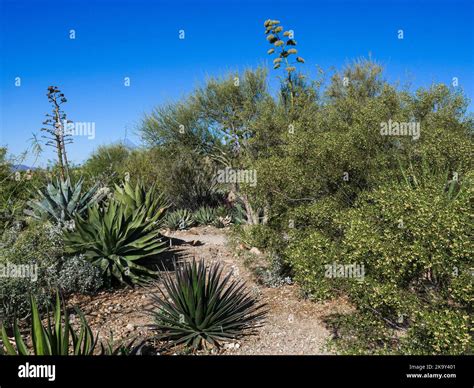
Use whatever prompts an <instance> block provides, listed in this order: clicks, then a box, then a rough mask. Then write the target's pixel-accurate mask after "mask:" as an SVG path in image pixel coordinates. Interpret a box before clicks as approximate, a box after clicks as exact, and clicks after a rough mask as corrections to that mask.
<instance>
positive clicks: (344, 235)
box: [286, 174, 473, 354]
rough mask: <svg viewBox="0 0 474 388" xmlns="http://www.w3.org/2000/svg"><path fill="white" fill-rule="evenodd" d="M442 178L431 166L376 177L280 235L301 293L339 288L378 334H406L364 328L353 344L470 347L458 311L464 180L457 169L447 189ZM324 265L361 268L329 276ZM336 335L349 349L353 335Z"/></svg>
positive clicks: (467, 305)
mask: <svg viewBox="0 0 474 388" xmlns="http://www.w3.org/2000/svg"><path fill="white" fill-rule="evenodd" d="M443 177H444V182H446V178H445V177H446V175H444V174H434V175H431V176H430V177H426V179H422V178H421V176H419V177H418V179H416V182H417V184H416V185H414V184H413V183H414V182H415V180H413V179H411V180H408V181H407V182H406V183H405V182H403V183H395V184H393V183H392V184H388V183H387V184H384V185H382V186H381V187H380V188H379V189H376V190H374V191H373V192H366V193H363V194H361V195H360V198H359V200H358V201H357V203H356V205H355V206H354V207H353V208H352V209H349V210H343V211H340V212H338V213H334V212H333V211H332V210H330V212H331V213H330V214H332V217H333V220H332V221H330V222H329V223H327V221H324V222H322V223H318V220H314V221H311V222H312V224H313V225H314V226H313V228H314V229H315V231H312V232H309V231H308V232H306V233H300V234H298V233H297V232H295V233H294V234H293V237H292V239H291V240H290V244H289V247H288V249H287V251H286V258H287V260H288V261H289V263H290V264H291V265H292V268H293V271H294V274H295V279H296V280H297V282H299V283H300V284H301V285H302V286H303V289H304V290H305V291H306V292H308V293H309V294H311V295H312V296H313V297H316V298H318V299H325V298H328V297H331V296H335V295H338V294H345V295H348V296H349V298H350V301H351V302H352V303H353V304H354V305H355V306H356V308H357V311H358V314H360V315H364V316H365V317H366V318H367V319H365V320H364V321H370V320H372V321H374V322H379V324H378V326H377V327H379V328H380V325H383V326H384V327H385V328H386V330H387V333H388V331H390V330H396V331H397V332H398V337H400V338H404V337H406V339H405V340H403V341H393V340H392V339H390V338H392V336H390V335H388V334H387V338H389V339H388V340H387V338H385V339H380V338H379V337H380V336H379V335H375V334H374V335H372V334H370V333H368V332H367V330H369V329H368V328H365V329H364V330H365V333H366V334H365V338H366V340H368V338H372V340H373V341H372V342H370V343H369V342H367V341H366V342H365V343H364V344H363V345H362V344H361V343H359V346H362V349H359V351H361V352H363V351H364V349H365V351H367V352H374V353H376V352H378V351H379V350H380V349H384V348H385V349H386V350H387V351H393V352H399V351H404V352H409V353H413V354H418V353H420V354H445V353H456V354H458V353H466V352H467V351H468V349H470V348H472V337H471V339H469V331H470V330H472V322H469V321H468V320H467V318H463V317H468V316H471V315H472V301H473V298H472V275H471V274H470V271H471V270H470V268H471V267H472V264H473V259H472V257H471V256H470V254H469V252H472V250H473V242H472V239H471V238H470V237H469V236H470V234H471V232H470V227H469V226H468V225H469V210H468V209H469V206H470V205H469V203H470V198H471V197H472V192H473V186H472V178H471V177H470V175H466V176H461V177H460V180H459V188H458V191H457V193H456V192H454V191H453V190H452V185H451V184H448V185H446V184H445V183H443ZM450 188H451V189H450ZM318 219H319V220H320V221H321V220H324V219H325V217H322V218H321V217H319V216H318ZM334 225H337V227H336V228H334ZM318 228H320V229H318ZM336 230H337V231H338V232H337V233H334V231H336ZM332 263H341V264H345V265H350V264H354V263H356V264H358V265H360V266H363V267H364V274H365V276H364V277H363V278H362V279H354V278H344V277H343V278H330V277H328V276H326V275H327V274H326V272H325V269H326V267H325V266H326V265H328V264H329V265H330V264H332ZM453 306H456V309H457V311H456V314H454V313H453V312H452V311H451V310H452V309H453ZM420 311H431V314H432V315H430V314H426V313H424V315H420V314H419V312H420ZM423 317H425V318H426V322H425V321H424V319H425V318H423ZM435 317H439V319H440V320H442V319H443V320H444V321H445V322H444V323H441V322H440V324H442V325H444V326H443V336H444V337H440V336H438V337H436V338H435V337H433V334H432V329H431V328H430V325H431V323H430V322H431V320H432V322H433V325H434V322H436V318H435ZM442 317H443V318H442ZM451 318H452V321H450V319H451ZM350 322H351V331H352V332H354V331H357V332H358V333H359V334H360V333H361V332H362V331H363V330H358V329H357V325H358V324H357V321H356V320H351V321H350ZM361 322H362V321H361ZM448 322H451V323H448ZM374 325H375V324H374ZM423 325H425V326H423ZM450 325H451V326H450ZM377 330H378V329H377ZM430 336H431V337H430ZM430 338H431V339H430ZM339 343H340V344H341V345H343V346H347V347H349V348H350V347H351V346H352V345H351V343H352V344H353V341H352V340H348V341H346V342H345V341H344V340H340V341H339ZM407 344H411V345H407ZM448 344H450V346H448Z"/></svg>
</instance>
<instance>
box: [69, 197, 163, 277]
mask: <svg viewBox="0 0 474 388" xmlns="http://www.w3.org/2000/svg"><path fill="white" fill-rule="evenodd" d="M160 216H161V214H160V213H156V214H155V216H154V217H153V218H151V219H150V218H148V217H147V209H145V208H144V207H143V206H141V207H138V208H136V209H135V210H133V211H130V210H129V208H128V207H127V206H123V205H122V204H121V203H119V202H116V201H112V202H110V203H109V204H108V206H107V208H105V209H100V208H99V206H97V205H95V206H93V207H91V208H89V210H88V217H87V218H82V217H77V218H76V222H75V223H76V229H75V230H74V231H71V232H68V233H66V234H65V236H64V239H65V243H66V251H67V252H69V253H74V254H77V253H82V254H84V256H85V258H86V259H87V260H89V261H90V262H91V263H92V264H94V265H96V266H98V267H99V268H100V269H101V272H102V275H103V276H104V278H105V279H106V280H108V281H112V280H113V279H115V280H118V281H119V282H121V283H128V284H141V283H144V282H146V281H147V279H149V277H150V276H153V275H154V274H155V272H154V271H152V270H150V269H149V268H147V267H146V266H145V265H144V264H145V262H149V263H150V260H151V259H153V258H156V257H157V256H158V255H159V254H160V253H162V252H164V251H165V250H166V246H165V243H164V241H163V239H162V238H161V237H160V235H159V233H158V232H157V231H156V226H155V221H156V220H157V219H158V218H159V217H160Z"/></svg>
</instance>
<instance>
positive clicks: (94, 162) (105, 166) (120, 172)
mask: <svg viewBox="0 0 474 388" xmlns="http://www.w3.org/2000/svg"><path fill="white" fill-rule="evenodd" d="M131 152H132V150H131V149H130V148H129V147H127V146H126V145H125V144H122V143H118V144H111V145H108V146H100V147H99V148H97V150H96V151H94V153H93V154H92V155H91V156H90V157H89V159H87V161H86V162H85V163H84V164H83V165H82V166H81V172H82V174H83V175H84V177H86V179H87V180H88V181H92V182H94V183H95V182H97V181H100V182H101V183H102V184H103V185H104V186H111V185H113V184H114V183H119V182H120V181H122V180H123V179H124V174H125V172H126V170H124V165H125V163H126V162H127V160H128V158H129V156H130V154H131Z"/></svg>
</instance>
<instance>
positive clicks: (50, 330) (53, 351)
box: [0, 293, 97, 356]
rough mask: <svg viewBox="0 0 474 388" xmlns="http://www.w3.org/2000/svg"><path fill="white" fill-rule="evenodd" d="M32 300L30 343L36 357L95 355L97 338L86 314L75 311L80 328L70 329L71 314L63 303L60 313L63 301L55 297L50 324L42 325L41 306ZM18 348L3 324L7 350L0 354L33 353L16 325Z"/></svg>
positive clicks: (1, 350) (49, 315)
mask: <svg viewBox="0 0 474 388" xmlns="http://www.w3.org/2000/svg"><path fill="white" fill-rule="evenodd" d="M30 300H31V343H32V348H33V349H32V350H33V354H34V355H36V356H50V355H54V356H59V355H61V356H67V355H76V356H78V355H92V354H93V352H94V349H95V347H96V345H97V336H95V337H94V335H93V333H92V330H91V328H90V326H89V324H88V323H87V320H86V318H85V317H84V314H83V313H82V312H81V311H80V310H79V309H78V308H76V313H77V315H78V316H79V318H80V323H79V329H78V330H76V329H74V328H73V327H72V326H71V323H70V319H69V314H68V312H67V309H66V307H65V306H64V303H63V312H61V298H60V297H59V293H57V294H56V304H55V308H54V312H53V323H51V314H50V313H49V312H48V314H47V324H46V325H45V326H43V323H42V320H41V317H40V313H39V310H38V305H37V303H36V300H35V298H34V297H30ZM13 332H14V337H15V346H13V345H12V343H11V342H10V339H9V338H8V335H7V332H6V330H5V327H4V326H3V325H2V342H3V346H4V348H5V349H2V348H1V347H0V353H2V354H8V355H21V356H27V355H30V350H29V349H28V347H27V346H26V344H25V342H24V341H23V339H22V337H21V334H20V330H19V328H18V322H17V321H15V322H14V324H13Z"/></svg>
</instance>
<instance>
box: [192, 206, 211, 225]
mask: <svg viewBox="0 0 474 388" xmlns="http://www.w3.org/2000/svg"><path fill="white" fill-rule="evenodd" d="M216 217H217V215H216V210H215V209H214V208H211V207H208V206H203V207H200V208H199V209H198V210H196V211H195V212H194V214H193V219H194V221H195V222H196V223H197V224H198V225H211V224H212V223H213V222H214V221H215V219H216Z"/></svg>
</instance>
